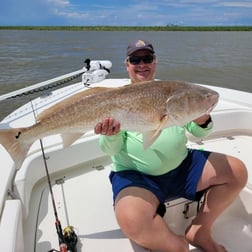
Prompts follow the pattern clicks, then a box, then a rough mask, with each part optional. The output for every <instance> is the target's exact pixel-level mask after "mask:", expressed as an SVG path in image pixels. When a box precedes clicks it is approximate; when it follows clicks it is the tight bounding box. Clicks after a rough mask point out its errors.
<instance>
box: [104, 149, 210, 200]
mask: <svg viewBox="0 0 252 252" xmlns="http://www.w3.org/2000/svg"><path fill="white" fill-rule="evenodd" d="M209 154H210V152H208V151H201V150H193V149H189V150H188V155H187V157H186V158H185V159H184V161H183V162H182V163H181V164H180V165H179V166H178V167H177V168H176V169H174V170H172V171H170V172H168V173H166V174H163V175H160V176H152V175H146V174H143V173H141V172H138V171H133V170H127V171H119V172H113V171H112V172H111V173H110V176H109V178H110V181H111V184H112V190H113V199H114V201H115V199H116V196H117V195H118V193H119V192H120V191H121V190H122V189H124V188H126V187H129V186H136V187H141V188H145V189H147V190H149V191H151V192H152V193H153V194H154V195H156V197H157V198H158V200H159V202H160V203H161V204H162V203H164V202H165V201H166V200H171V199H175V198H179V197H183V198H186V199H190V200H199V199H200V198H201V197H202V195H203V193H204V192H197V185H198V181H199V179H200V176H201V174H202V170H203V168H204V166H205V163H206V160H207V159H208V156H209Z"/></svg>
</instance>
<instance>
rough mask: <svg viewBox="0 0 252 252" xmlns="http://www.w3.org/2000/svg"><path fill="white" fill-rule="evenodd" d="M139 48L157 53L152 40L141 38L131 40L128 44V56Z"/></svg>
mask: <svg viewBox="0 0 252 252" xmlns="http://www.w3.org/2000/svg"><path fill="white" fill-rule="evenodd" d="M139 50H148V51H150V52H151V53H155V51H154V48H153V45H152V44H151V43H150V42H148V41H145V40H141V39H139V40H137V41H134V42H131V43H130V44H129V45H128V48H127V56H129V55H131V54H132V53H134V52H136V51H139Z"/></svg>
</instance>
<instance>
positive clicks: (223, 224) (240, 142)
mask: <svg viewBox="0 0 252 252" xmlns="http://www.w3.org/2000/svg"><path fill="white" fill-rule="evenodd" d="M251 145H252V141H251V137H249V136H234V137H228V138H223V139H217V140H216V139H213V140H208V141H205V142H201V143H199V144H195V143H189V146H190V147H193V148H201V149H208V150H214V151H218V152H225V153H228V154H231V155H234V156H237V157H240V158H241V159H243V160H244V162H245V163H246V165H247V166H249V165H250V167H251V166H252V161H250V156H249V151H250V150H251V148H252V146H251ZM109 162H110V160H109V159H105V160H94V161H93V163H89V164H83V165H81V166H79V167H75V168H71V169H69V170H67V171H66V172H65V173H61V174H58V175H57V176H52V183H53V192H54V197H55V201H56V207H57V211H58V216H59V219H60V221H61V224H62V228H64V227H66V226H68V225H71V226H73V227H74V228H75V232H76V233H77V235H78V238H79V241H78V246H77V248H78V251H97V252H100V251H110V252H113V251H118V250H120V252H130V251H134V252H144V251H148V250H145V249H143V248H140V247H139V246H137V245H135V244H134V243H132V242H130V241H129V240H128V239H127V238H125V236H124V235H123V233H122V232H121V231H120V228H119V226H118V224H117V223H116V219H115V216H114V211H113V203H112V192H111V185H110V182H109V179H108V175H109V171H110V169H111V167H110V164H109ZM251 177H252V174H251V173H250V178H251ZM245 201H246V202H248V204H246V205H245V204H244V202H245ZM31 202H32V203H31V209H32V210H33V216H31V217H30V219H28V220H27V222H26V226H25V230H24V235H25V239H26V246H27V248H26V250H25V251H37V252H39V251H41V252H42V251H43V252H44V251H48V250H50V249H52V248H56V249H58V238H57V234H56V229H55V225H54V223H55V218H54V213H53V208H52V203H51V197H50V194H49V190H48V185H47V183H46V181H43V182H41V183H40V184H38V185H37V187H36V189H35V190H34V193H33V195H32V199H31ZM249 202H250V203H249ZM251 202H252V191H251V189H246V190H244V191H243V192H242V193H241V194H240V196H239V197H238V198H237V200H236V201H235V202H234V204H232V206H231V207H230V208H228V209H227V210H226V211H225V212H224V214H223V215H222V216H221V218H219V220H218V221H217V222H216V223H215V225H214V227H213V236H214V238H215V239H216V241H217V242H219V243H220V244H223V245H224V246H225V247H226V249H227V250H228V251H229V252H237V251H240V252H251V251H252V242H251V240H252V204H251ZM38 204H39V210H38V211H37V210H36V209H37V205H38ZM183 208H184V206H183V204H180V205H178V206H174V207H171V208H168V209H167V212H166V215H165V217H164V218H165V219H166V221H167V222H168V224H169V225H170V226H171V228H172V229H174V230H175V231H176V232H178V233H183V231H184V228H185V227H186V225H188V223H189V222H190V221H191V220H190V219H188V220H185V219H184V217H183V214H182V212H183ZM180 212H181V214H178V213H180ZM176 218H178V225H179V226H177V227H176V226H175V225H176V223H175V221H174V220H176ZM36 219H37V223H38V226H37V231H36V237H34V239H36V241H37V246H36V249H34V248H33V247H32V242H31V240H32V237H33V234H34V228H32V227H31V226H32V225H35V221H36ZM172 220H173V221H172ZM176 221H177V220H176ZM190 251H194V252H196V251H200V250H199V249H196V248H194V247H190Z"/></svg>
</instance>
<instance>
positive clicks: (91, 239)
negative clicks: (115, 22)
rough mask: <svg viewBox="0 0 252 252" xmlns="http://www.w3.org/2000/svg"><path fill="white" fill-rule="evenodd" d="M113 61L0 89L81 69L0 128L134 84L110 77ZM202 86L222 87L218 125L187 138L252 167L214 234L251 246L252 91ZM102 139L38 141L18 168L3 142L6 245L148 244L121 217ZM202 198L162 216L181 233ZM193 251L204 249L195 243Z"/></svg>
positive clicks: (243, 250) (0, 181) (0, 209)
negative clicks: (75, 98) (130, 234)
mask: <svg viewBox="0 0 252 252" xmlns="http://www.w3.org/2000/svg"><path fill="white" fill-rule="evenodd" d="M111 66H112V63H111V62H110V61H103V60H92V61H90V60H87V61H86V65H85V66H84V67H83V68H82V69H80V70H78V71H75V72H72V73H69V74H66V75H63V76H59V77H57V78H54V79H51V80H48V81H45V82H41V83H38V84H35V85H32V86H29V87H27V88H24V89H21V90H16V91H13V92H11V93H8V94H5V95H2V96H0V100H5V99H11V97H16V96H18V95H23V94H27V93H29V92H31V91H32V90H38V89H43V87H46V86H48V85H52V84H55V83H62V82H65V81H68V80H70V79H75V78H76V77H78V76H81V80H78V81H76V82H74V83H72V84H70V85H65V86H64V87H59V88H57V89H56V90H53V91H50V89H48V92H47V93H46V94H43V95H41V96H40V97H37V98H34V99H33V100H31V101H30V102H28V103H26V104H25V105H23V106H21V107H19V108H18V109H16V110H15V111H13V112H12V113H10V114H9V115H8V116H6V117H5V118H4V119H3V120H2V121H1V123H0V128H4V127H6V126H8V127H21V126H22V127H23V126H29V125H32V124H33V123H34V122H35V121H36V119H35V115H36V114H39V113H40V112H42V111H43V110H45V109H47V108H48V107H50V106H52V105H53V104H55V103H57V102H59V101H61V100H63V99H66V98H67V97H70V96H71V95H73V94H76V93H78V92H80V91H83V90H85V89H88V88H92V87H100V86H103V87H115V86H123V85H127V84H129V79H127V78H125V79H110V78H107V75H108V74H109V69H110V68H111ZM198 85H203V86H206V87H209V88H211V89H214V90H216V91H217V92H218V93H219V94H220V100H219V103H218V105H217V106H216V107H215V108H214V110H213V112H212V117H213V121H214V129H213V132H212V133H211V134H210V135H209V136H208V137H206V138H204V139H196V138H192V137H189V140H188V146H189V147H191V148H196V149H204V150H211V151H217V152H221V153H226V154H230V155H233V156H236V157H238V158H240V159H241V160H242V161H243V162H244V163H245V164H246V166H247V168H248V173H249V179H248V182H247V185H246V186H245V188H244V189H243V190H242V191H241V193H240V194H239V196H238V197H237V199H236V200H235V201H234V202H233V203H232V204H231V206H230V207H228V208H227V209H226V210H225V211H224V213H223V214H222V215H221V216H220V217H219V218H218V220H217V221H216V222H215V223H214V226H213V229H212V235H213V237H214V239H215V240H216V241H217V242H218V243H220V244H222V245H224V246H225V247H226V249H227V251H229V252H237V251H239V252H251V251H252V158H251V157H250V155H251V149H252V93H249V92H243V91H238V90H233V89H227V88H223V87H219V86H208V85H204V84H198ZM98 140H99V136H98V135H95V134H94V132H93V131H90V132H87V133H86V134H85V135H83V136H82V137H81V138H79V139H78V140H77V141H75V142H74V143H73V144H72V145H71V146H69V147H67V148H64V147H63V145H62V140H61V138H60V136H59V135H53V136H48V137H45V138H43V139H42V140H40V141H36V142H35V143H34V144H33V145H32V147H31V149H30V150H29V153H28V155H27V157H26V159H25V160H24V162H23V164H22V166H21V167H20V169H16V167H15V163H14V161H13V160H12V158H11V157H10V155H9V154H8V152H7V151H6V150H5V149H4V147H3V146H2V145H0V157H1V176H0V216H1V220H0V221H1V224H0V250H1V251H6V252H14V251H15V252H24V251H25V252H30V251H34V252H42V251H43V252H45V251H67V249H66V243H67V242H69V244H70V242H72V244H74V245H73V247H72V248H70V249H69V247H68V251H85V252H91V251H92V252H94V251H95V252H104V251H106V252H108V251H109V252H115V251H116V252H117V251H120V252H146V251H150V250H148V249H145V248H142V247H140V246H138V245H137V244H135V243H134V242H132V241H130V240H129V239H128V238H126V237H125V235H124V234H123V233H122V231H121V230H120V228H119V226H118V224H117V222H116V219H115V216H114V210H113V202H112V191H111V185H110V182H109V180H108V175H109V172H110V170H111V165H112V164H111V159H110V157H109V156H107V155H105V154H104V153H103V152H102V151H101V150H100V148H99V145H98ZM41 143H42V144H41ZM201 203H202V202H201V201H200V202H193V201H189V200H186V199H184V198H178V199H172V200H170V201H167V202H166V203H165V208H166V213H165V215H164V217H163V218H164V219H165V221H166V222H167V223H168V225H169V227H170V228H171V229H172V230H173V231H174V232H176V233H177V234H183V233H184V230H185V228H186V227H187V225H189V223H190V222H191V221H192V219H193V218H194V216H195V215H196V214H197V210H198V207H199V205H200V204H201ZM67 239H68V240H67ZM61 245H63V246H61ZM67 245H68V244H67ZM64 246H65V247H64ZM69 246H70V245H69ZM190 251H194V252H195V251H200V249H197V248H195V247H193V246H191V245H190ZM153 252H154V251H153ZM156 252H157V251H156Z"/></svg>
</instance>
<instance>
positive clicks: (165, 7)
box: [0, 0, 252, 26]
mask: <svg viewBox="0 0 252 252" xmlns="http://www.w3.org/2000/svg"><path fill="white" fill-rule="evenodd" d="M169 24H175V25H196V26H197V25H199V26H200V25H207V26H208V25H252V1H251V0H247V1H229V0H223V1H221V0H174V1H171V0H156V1H154V0H146V1H139V0H127V1H123V0H1V1H0V25H79V26H85V25H119V26H120V25H123V26H135V25H136V26H165V25H169Z"/></svg>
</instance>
